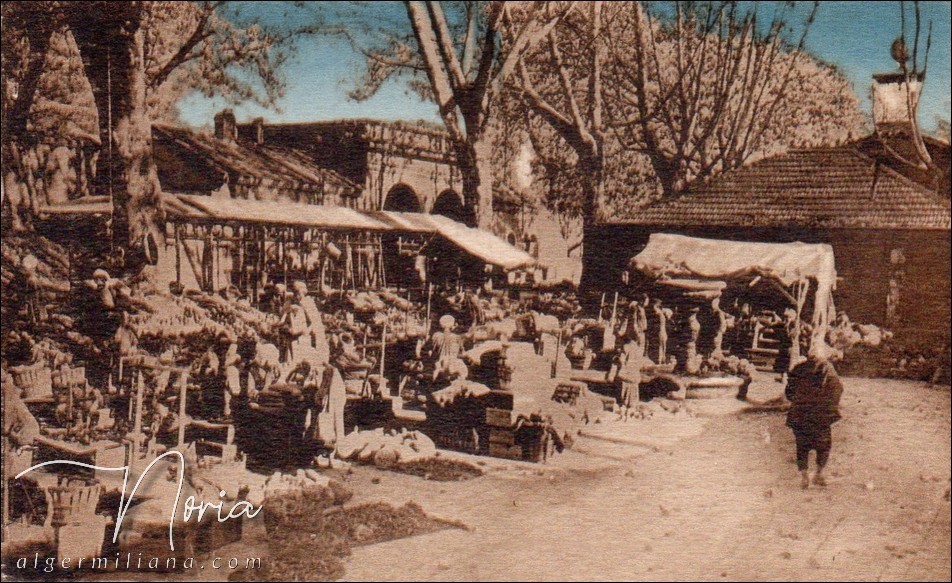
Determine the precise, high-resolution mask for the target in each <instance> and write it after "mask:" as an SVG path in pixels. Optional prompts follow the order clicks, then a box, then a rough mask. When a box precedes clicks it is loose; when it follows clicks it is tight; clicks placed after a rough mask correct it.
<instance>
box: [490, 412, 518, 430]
mask: <svg viewBox="0 0 952 583" xmlns="http://www.w3.org/2000/svg"><path fill="white" fill-rule="evenodd" d="M486 425H489V426H491V427H507V428H508V427H512V411H510V410H508V409H493V408H489V409H486Z"/></svg>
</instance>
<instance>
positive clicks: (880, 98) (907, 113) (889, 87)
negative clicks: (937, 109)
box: [872, 72, 925, 133]
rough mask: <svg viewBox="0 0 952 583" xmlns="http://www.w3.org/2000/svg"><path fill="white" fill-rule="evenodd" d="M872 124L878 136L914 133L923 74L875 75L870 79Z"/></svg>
mask: <svg viewBox="0 0 952 583" xmlns="http://www.w3.org/2000/svg"><path fill="white" fill-rule="evenodd" d="M873 80H874V82H873V88H872V101H873V121H874V122H875V123H876V130H877V131H879V132H881V133H882V132H886V133H896V132H904V131H909V132H914V131H915V127H916V126H915V122H914V121H913V120H914V118H915V115H916V111H917V110H918V106H919V95H920V94H921V93H922V83H923V81H924V80H925V74H924V73H912V74H910V75H909V77H908V79H907V77H906V75H905V74H904V73H900V72H896V73H877V74H874V75H873Z"/></svg>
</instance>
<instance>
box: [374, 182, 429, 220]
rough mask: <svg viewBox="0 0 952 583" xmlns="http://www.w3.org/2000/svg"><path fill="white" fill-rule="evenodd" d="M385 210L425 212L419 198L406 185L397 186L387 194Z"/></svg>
mask: <svg viewBox="0 0 952 583" xmlns="http://www.w3.org/2000/svg"><path fill="white" fill-rule="evenodd" d="M383 210H385V211H400V212H406V213H420V212H423V208H422V207H421V206H420V199H419V197H417V194H416V193H415V192H414V191H413V189H412V188H410V187H409V186H407V185H406V184H397V185H395V186H394V187H393V188H391V189H390V192H388V193H387V198H385V199H384V201H383Z"/></svg>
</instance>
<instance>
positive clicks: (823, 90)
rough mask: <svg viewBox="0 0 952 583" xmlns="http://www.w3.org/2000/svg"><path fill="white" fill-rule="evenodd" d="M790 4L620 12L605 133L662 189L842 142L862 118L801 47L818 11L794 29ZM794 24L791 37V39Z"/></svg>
mask: <svg viewBox="0 0 952 583" xmlns="http://www.w3.org/2000/svg"><path fill="white" fill-rule="evenodd" d="M790 4H792V3H783V4H779V3H778V4H777V5H776V6H774V13H773V15H772V17H771V19H770V21H769V22H766V23H764V22H762V18H761V12H762V11H763V10H764V9H763V8H760V7H757V6H754V7H750V8H746V9H745V8H744V7H742V6H741V5H740V4H739V3H738V2H702V3H696V2H674V3H672V4H665V5H663V6H664V10H665V12H659V13H658V14H654V15H652V14H650V13H649V12H648V11H647V10H646V9H645V7H644V5H643V4H642V3H640V2H635V3H632V4H631V7H630V9H628V10H625V11H623V12H622V13H621V16H622V17H621V18H619V19H618V21H617V23H616V24H617V26H615V27H612V29H611V30H610V33H611V35H612V37H613V39H612V40H613V43H612V44H613V46H614V47H615V51H614V59H613V60H612V71H611V79H612V82H611V83H610V84H609V86H610V87H611V88H612V95H611V98H610V99H609V103H610V104H611V106H612V108H613V114H612V119H613V124H612V128H613V130H614V132H615V134H616V136H617V137H618V139H619V141H621V143H622V144H624V146H625V148H626V149H631V150H633V151H637V152H640V153H643V154H644V155H646V156H647V157H648V159H649V160H650V162H651V166H652V168H653V170H654V174H655V176H656V178H657V181H658V184H659V186H660V189H661V192H662V194H663V195H664V196H672V195H675V194H677V193H679V192H681V191H683V190H684V189H685V188H686V187H687V186H688V185H689V184H690V183H691V182H692V181H694V180H698V179H704V178H707V177H709V176H711V175H713V174H716V173H719V172H723V171H725V170H730V169H733V168H737V167H739V166H741V165H743V164H744V163H746V162H748V161H749V160H751V159H752V158H753V157H757V156H763V155H765V154H769V153H771V152H773V151H776V150H777V149H778V148H782V147H785V146H799V147H804V146H813V145H819V144H823V143H826V144H829V143H831V142H841V141H843V140H845V139H846V138H848V137H850V135H852V134H853V133H855V132H856V131H857V130H858V128H859V126H860V124H861V118H860V115H859V112H858V103H857V101H856V98H855V96H854V95H853V93H852V91H851V90H850V88H849V84H848V82H847V81H846V79H845V78H844V77H843V76H842V75H840V74H839V73H838V72H837V71H836V70H835V69H833V68H832V67H829V66H825V65H822V64H820V63H817V62H816V61H815V60H814V59H812V58H811V57H810V56H809V55H807V54H806V53H804V52H803V46H804V42H805V39H806V35H807V31H808V30H809V28H810V24H811V23H812V22H813V19H814V17H815V15H816V11H817V3H814V4H813V6H812V8H811V9H810V12H809V13H808V14H807V15H806V17H805V21H804V22H803V23H802V25H797V26H796V27H795V26H794V23H793V22H792V20H793V15H792V14H791V13H790V11H789V5H790ZM794 29H797V30H799V31H800V32H799V37H798V38H790V37H791V34H792V33H791V31H792V30H794Z"/></svg>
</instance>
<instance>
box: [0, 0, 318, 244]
mask: <svg viewBox="0 0 952 583" xmlns="http://www.w3.org/2000/svg"><path fill="white" fill-rule="evenodd" d="M3 14H4V21H3V26H4V43H3V47H4V51H3V66H4V96H3V97H4V100H3V104H4V143H3V147H4V161H5V162H4V186H5V189H4V190H5V192H6V193H9V195H10V196H9V201H4V211H5V214H6V211H7V210H10V213H9V214H10V216H11V217H12V219H11V220H12V224H13V226H14V227H15V228H25V227H27V226H28V224H29V212H21V211H29V209H30V208H31V207H34V206H35V205H36V204H39V203H40V202H43V203H45V202H48V201H47V200H40V199H38V198H37V197H36V196H35V195H36V194H37V193H36V192H30V189H29V188H28V185H29V184H30V183H31V180H30V170H31V166H30V161H32V160H34V159H35V158H36V155H34V154H35V153H36V152H39V151H41V150H42V148H41V149H37V147H36V144H35V142H36V141H37V136H38V135H39V134H38V133H37V132H35V131H32V132H31V131H27V128H28V124H29V123H31V120H32V122H33V123H34V125H37V124H39V125H40V126H44V125H45V126H50V125H51V124H52V125H54V126H56V125H60V122H65V121H74V122H75V117H76V116H77V115H78V114H76V112H75V111H74V112H73V113H71V114H70V115H73V119H70V118H69V117H68V116H67V118H63V119H61V118H62V116H54V118H55V119H54V118H49V117H44V116H43V113H42V112H40V111H37V109H36V108H35V107H33V105H34V97H39V98H40V100H41V101H44V100H45V101H49V102H51V103H52V104H53V105H56V106H57V107H56V108H53V111H54V112H56V111H60V112H62V111H63V109H64V108H63V107H62V106H63V104H64V102H65V100H66V99H68V98H70V93H75V92H76V91H78V90H80V89H77V88H76V87H73V86H71V85H70V81H71V79H72V78H73V76H72V75H64V76H63V77H62V78H61V79H56V78H55V77H53V76H51V75H50V73H51V71H50V70H49V69H50V66H49V62H48V61H49V59H48V54H49V53H50V45H51V43H50V38H51V34H52V38H54V39H56V38H57V36H56V35H57V34H65V35H66V36H67V37H69V38H70V39H72V38H73V37H75V40H76V43H75V45H71V46H73V47H74V50H73V53H74V54H66V53H63V51H59V52H60V53H63V54H64V55H65V58H66V59H67V60H69V59H71V58H73V57H75V59H76V60H77V61H78V62H77V63H75V64H74V65H72V68H71V69H70V71H71V72H73V73H75V72H77V71H80V72H84V73H85V76H86V77H87V78H88V79H89V84H87V85H86V87H85V91H90V90H91V95H92V96H93V97H94V103H95V107H94V118H95V114H96V113H97V112H98V131H95V132H94V133H95V134H98V138H97V137H96V136H95V135H94V136H87V137H91V138H92V139H91V140H90V141H93V142H98V143H99V144H100V145H101V146H102V149H103V152H104V155H103V156H100V160H101V162H100V163H99V165H98V166H99V168H98V170H99V171H98V172H96V177H95V181H96V182H95V187H94V188H93V189H91V190H93V191H94V193H97V194H107V193H108V194H111V195H112V198H113V202H114V217H113V222H112V231H113V234H114V239H115V242H116V243H118V244H119V248H120V249H126V248H132V249H135V247H136V245H137V244H138V242H139V241H141V239H142V236H143V235H144V234H145V233H146V232H150V231H151V232H154V233H155V232H156V228H155V223H156V219H157V215H158V213H159V212H160V205H159V200H160V199H159V196H158V194H159V185H158V181H157V179H156V174H155V169H154V167H153V163H152V156H151V122H152V121H153V120H155V119H157V118H160V117H169V115H173V116H174V107H175V103H176V102H177V100H178V99H180V98H181V96H182V95H184V94H185V93H187V92H189V91H201V92H202V93H204V94H206V95H209V96H211V95H220V96H223V97H224V98H225V99H226V100H228V101H231V102H240V101H245V100H254V101H256V102H258V103H260V104H262V105H273V104H274V103H275V101H276V99H277V98H278V97H279V96H280V95H281V93H282V91H283V88H284V81H283V78H282V77H281V76H280V74H279V72H280V66H281V64H283V62H284V61H285V60H286V59H287V57H288V52H287V49H288V48H290V47H291V46H292V45H291V41H293V39H294V38H296V37H297V36H298V35H299V34H302V33H305V32H308V29H307V28H306V27H294V26H289V25H278V26H265V25H262V24H260V23H259V22H258V19H257V18H256V17H255V16H254V15H252V16H250V17H248V16H245V15H243V14H242V13H241V9H240V7H236V6H232V5H230V4H227V3H223V2H202V3H191V2H190V3H177V2H128V3H120V2H93V3H89V2H87V3H82V4H73V3H64V2H8V3H5V4H4V12H3ZM64 31H65V32H64ZM70 42H71V41H70ZM67 44H69V43H67ZM77 48H78V50H76V49H77ZM54 52H56V51H55V43H54ZM61 56H62V55H61ZM44 69H46V70H45V71H44ZM44 72H45V74H46V76H47V78H51V82H50V83H48V84H47V85H45V86H44V85H39V86H40V91H43V92H46V93H50V94H55V98H54V99H48V98H49V97H51V95H36V91H37V86H38V79H39V78H40V76H41V75H43V74H44ZM64 95H65V96H66V97H64ZM31 108H32V109H31ZM47 109H50V108H47ZM73 109H74V110H75V109H76V108H73ZM68 113H69V112H68ZM8 128H9V129H10V130H11V131H7V130H8ZM60 145H61V144H60ZM47 149H49V148H47ZM43 151H45V150H43ZM8 152H9V153H10V155H7V154H8ZM24 161H26V162H27V163H26V164H24ZM33 165H34V166H35V165H36V164H33ZM94 166H95V165H94V164H86V165H85V166H84V169H85V170H86V171H89V169H91V168H92V167H94ZM40 198H43V197H40Z"/></svg>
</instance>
